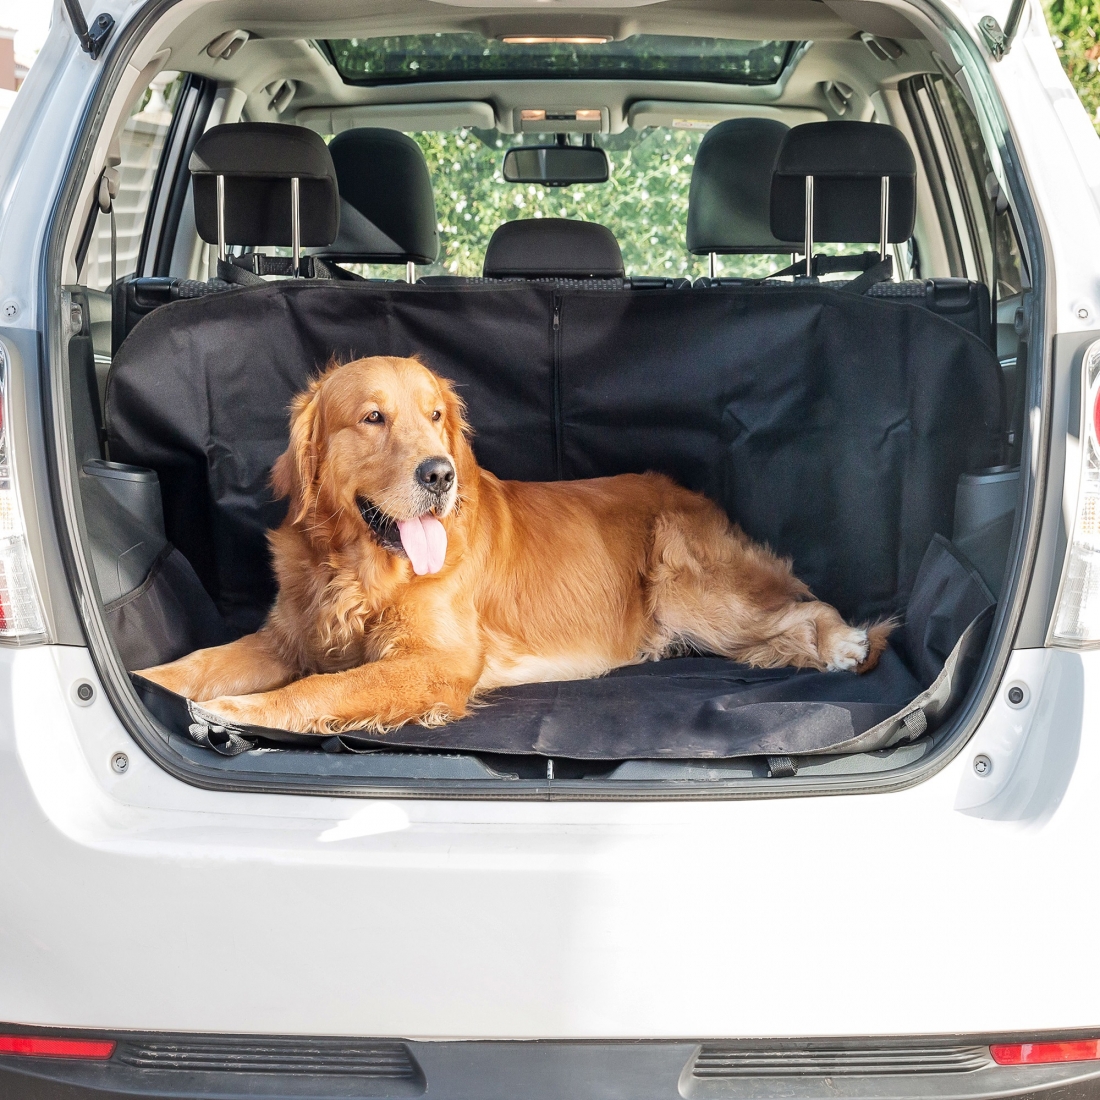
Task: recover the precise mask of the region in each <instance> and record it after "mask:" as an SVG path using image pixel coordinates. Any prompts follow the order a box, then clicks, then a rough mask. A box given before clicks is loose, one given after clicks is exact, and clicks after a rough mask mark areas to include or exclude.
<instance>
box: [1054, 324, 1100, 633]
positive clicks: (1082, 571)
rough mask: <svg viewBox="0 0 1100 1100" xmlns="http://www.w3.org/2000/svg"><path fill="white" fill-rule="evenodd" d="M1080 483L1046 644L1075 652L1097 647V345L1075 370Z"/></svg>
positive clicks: (1099, 554) (1099, 487) (1099, 438)
mask: <svg viewBox="0 0 1100 1100" xmlns="http://www.w3.org/2000/svg"><path fill="white" fill-rule="evenodd" d="M1081 376H1082V377H1081V385H1082V402H1083V405H1082V417H1081V420H1082V424H1081V428H1082V431H1081V478H1080V481H1079V483H1078V486H1077V514H1076V516H1075V518H1074V521H1073V533H1072V536H1071V538H1070V543H1069V547H1068V549H1067V551H1066V563H1065V567H1064V568H1063V570H1062V582H1061V587H1060V589H1059V592H1058V602H1057V604H1056V606H1055V610H1054V625H1053V627H1052V629H1051V641H1052V642H1054V643H1055V644H1056V645H1065V646H1071V647H1073V648H1075V649H1083V648H1086V647H1091V646H1096V645H1100V342H1097V343H1095V344H1093V345H1092V346H1091V347H1090V348H1089V349H1088V351H1086V352H1085V359H1084V362H1083V363H1082V366H1081Z"/></svg>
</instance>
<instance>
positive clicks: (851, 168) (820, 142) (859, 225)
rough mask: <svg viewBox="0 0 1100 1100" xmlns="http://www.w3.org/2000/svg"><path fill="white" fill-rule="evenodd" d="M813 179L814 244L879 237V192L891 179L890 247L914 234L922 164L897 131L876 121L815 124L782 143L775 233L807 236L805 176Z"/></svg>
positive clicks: (774, 210)
mask: <svg viewBox="0 0 1100 1100" xmlns="http://www.w3.org/2000/svg"><path fill="white" fill-rule="evenodd" d="M807 176H813V177H814V226H813V229H814V234H813V236H814V240H815V241H839V242H842V243H845V244H855V243H860V242H863V243H867V242H875V241H878V240H879V214H880V209H881V208H880V205H879V187H880V180H881V179H882V177H883V176H889V177H890V215H889V218H888V224H889V234H888V240H890V241H891V242H897V241H905V240H908V239H909V237H911V236H912V234H913V221H914V218H915V217H916V209H917V197H916V178H917V166H916V161H915V160H914V159H913V151H912V150H911V149H910V148H909V142H907V141H906V140H905V137H904V135H903V134H902V133H901V131H900V130H897V129H895V128H894V127H893V126H884V125H880V124H879V123H876V122H811V123H807V124H806V125H805V126H795V127H794V129H792V130H790V131H789V132H788V134H787V136H786V137H785V138H784V139H783V144H782V145H781V146H780V147H779V154H778V156H777V157H776V162H775V176H774V177H773V179H772V198H771V229H772V232H773V233H774V234H775V235H776V236H777V237H782V238H783V239H784V240H798V239H800V238H804V237H805V227H806V206H805V203H806V177H807Z"/></svg>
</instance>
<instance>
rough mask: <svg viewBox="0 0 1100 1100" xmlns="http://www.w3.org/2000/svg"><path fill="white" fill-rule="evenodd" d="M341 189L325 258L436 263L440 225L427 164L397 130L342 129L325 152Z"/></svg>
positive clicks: (418, 147) (414, 147)
mask: <svg viewBox="0 0 1100 1100" xmlns="http://www.w3.org/2000/svg"><path fill="white" fill-rule="evenodd" d="M328 149H329V153H331V154H332V161H333V164H334V165H335V166H336V178H337V180H338V181H339V184H340V200H341V202H340V233H339V236H337V238H336V240H335V241H333V242H332V244H331V246H329V247H328V248H326V249H325V250H324V255H326V256H330V257H335V258H339V259H343V260H357V261H359V262H361V263H393V264H403V263H408V262H410V261H411V262H412V263H416V264H430V263H434V262H435V260H436V259H437V258H438V256H439V226H438V224H437V222H436V216H435V197H434V195H433V194H432V179H431V176H430V175H429V174H428V163H427V161H425V159H424V154H423V153H422V152H421V151H420V146H419V145H417V144H416V142H415V141H413V139H412V138H411V137H407V136H406V135H405V134H401V133H398V132H397V131H396V130H383V129H374V128H370V129H360V130H345V131H344V132H343V133H342V134H337V135H336V137H334V138H333V139H332V143H331V144H330V145H329V147H328Z"/></svg>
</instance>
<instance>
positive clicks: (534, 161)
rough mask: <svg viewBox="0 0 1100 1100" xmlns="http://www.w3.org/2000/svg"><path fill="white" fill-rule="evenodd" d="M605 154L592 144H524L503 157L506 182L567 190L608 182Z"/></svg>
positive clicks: (609, 172) (608, 173)
mask: <svg viewBox="0 0 1100 1100" xmlns="http://www.w3.org/2000/svg"><path fill="white" fill-rule="evenodd" d="M610 174H611V169H610V165H609V164H608V162H607V154H606V153H605V152H604V151H603V150H602V149H597V148H595V147H594V146H591V145H527V146H519V147H518V148H515V149H509V150H508V152H507V153H505V154H504V179H505V180H506V181H507V182H508V183H541V184H543V185H544V186H545V187H568V186H569V185H570V184H571V183H607V180H608V177H609V176H610Z"/></svg>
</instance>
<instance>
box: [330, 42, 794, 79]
mask: <svg viewBox="0 0 1100 1100" xmlns="http://www.w3.org/2000/svg"><path fill="white" fill-rule="evenodd" d="M793 45H794V43H793V42H756V41H746V40H743V39H739V38H688V37H685V36H681V35H672V34H635V35H631V36H630V37H629V38H624V39H623V40H622V41H621V42H566V41H561V40H542V41H540V40H538V39H537V38H536V37H534V36H532V37H531V38H530V39H528V40H525V41H522V42H516V41H510V42H505V41H498V40H497V39H495V38H483V37H482V36H481V35H480V34H472V33H467V32H454V33H451V32H446V33H440V34H400V35H393V36H391V37H389V38H344V39H333V40H330V41H329V42H328V43H327V46H328V49H329V53H330V55H331V57H332V61H333V64H334V65H335V66H336V69H337V71H338V72H339V73H340V76H341V77H343V79H344V80H345V82H347V83H348V84H408V83H419V82H423V81H431V80H479V79H488V80H493V79H511V80H532V79H534V80H538V79H552V80H577V79H583V78H588V79H591V78H595V79H607V78H610V79H622V80H629V79H648V80H707V81H718V82H720V83H723V84H774V83H775V81H776V80H778V79H779V75H780V74H781V73H782V72H783V69H784V67H785V66H786V64H787V59H788V58H789V57H790V53H791V49H792V47H793Z"/></svg>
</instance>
